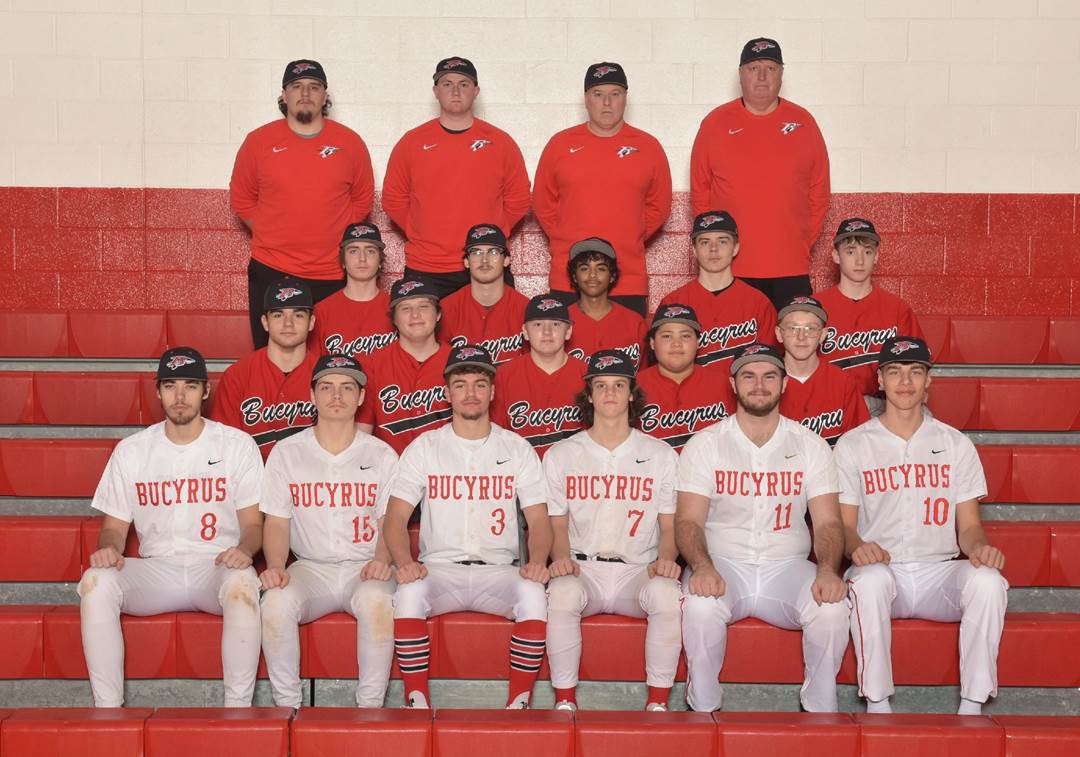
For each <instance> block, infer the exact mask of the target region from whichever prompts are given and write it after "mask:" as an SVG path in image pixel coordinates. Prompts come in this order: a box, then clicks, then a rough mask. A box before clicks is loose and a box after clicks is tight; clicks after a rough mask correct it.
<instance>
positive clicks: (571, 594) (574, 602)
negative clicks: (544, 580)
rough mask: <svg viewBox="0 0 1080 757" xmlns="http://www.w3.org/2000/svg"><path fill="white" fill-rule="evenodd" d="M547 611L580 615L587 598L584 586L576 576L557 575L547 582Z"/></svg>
mask: <svg viewBox="0 0 1080 757" xmlns="http://www.w3.org/2000/svg"><path fill="white" fill-rule="evenodd" d="M547 591H548V612H562V613H568V614H570V615H581V612H582V610H584V609H585V604H586V602H587V601H588V599H587V598H586V596H585V586H584V584H582V583H581V579H580V578H578V577H577V576H559V577H558V578H553V579H551V582H550V583H548V590H547Z"/></svg>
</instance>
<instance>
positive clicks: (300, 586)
mask: <svg viewBox="0 0 1080 757" xmlns="http://www.w3.org/2000/svg"><path fill="white" fill-rule="evenodd" d="M366 383H367V376H365V375H364V371H363V369H362V368H361V367H360V364H359V363H357V362H356V361H355V360H354V359H353V358H351V357H349V356H348V355H325V356H323V357H321V358H319V362H318V363H316V364H315V373H314V375H313V376H312V378H311V401H312V402H314V403H315V409H316V410H318V413H319V414H318V421H317V422H316V424H315V425H314V426H313V427H312V428H308V429H305V430H303V431H301V432H300V433H299V434H296V435H294V436H291V437H289V438H288V439H286V440H285V441H283V442H281V443H280V444H278V445H277V446H276V447H274V451H273V452H271V453H270V458H269V459H268V460H267V461H266V471H265V474H264V476H263V486H262V496H261V498H260V500H259V509H260V510H261V511H262V512H263V513H264V514H265V515H266V521H265V523H264V524H263V555H264V556H265V557H266V570H264V571H263V572H262V574H261V575H260V576H259V579H260V580H261V582H262V587H263V588H264V589H266V593H265V594H263V598H262V624H263V635H262V641H263V653H264V655H265V656H266V669H267V671H268V672H269V674H270V689H271V692H272V694H273V697H274V704H276V705H277V706H278V707H293V708H296V707H299V706H300V699H301V693H300V630H299V624H300V623H310V622H311V621H313V620H316V619H318V618H321V617H322V616H323V615H326V614H327V613H331V612H341V611H345V612H348V613H349V614H351V615H352V616H353V617H354V618H356V659H357V662H358V663H359V666H360V680H359V682H358V683H357V686H356V704H357V706H359V707H382V705H383V698H384V697H385V696H386V683H387V680H388V679H389V678H390V665H391V663H392V662H393V657H394V640H393V637H392V636H391V633H390V631H391V628H392V627H393V617H394V608H393V604H392V597H393V595H394V584H393V581H392V580H391V569H390V553H389V552H387V550H386V545H385V543H383V542H381V541H380V540H379V539H378V534H379V526H380V525H381V523H382V515H383V509H384V507H385V504H386V489H387V483H388V482H389V479H390V475H391V474H392V473H393V470H394V465H395V463H397V454H396V453H395V452H394V451H393V450H392V449H391V448H390V446H389V445H388V444H386V443H385V442H381V441H379V440H378V439H376V438H375V437H373V436H371V435H369V434H361V433H358V432H357V428H356V423H355V416H356V410H357V408H358V407H359V406H360V403H361V401H362V400H363V398H364V385H365V384H366ZM290 549H291V550H292V552H293V554H294V555H296V558H297V559H296V562H294V563H293V564H292V565H290V566H289V568H288V570H286V569H285V562H286V560H287V559H288V557H289V550H290Z"/></svg>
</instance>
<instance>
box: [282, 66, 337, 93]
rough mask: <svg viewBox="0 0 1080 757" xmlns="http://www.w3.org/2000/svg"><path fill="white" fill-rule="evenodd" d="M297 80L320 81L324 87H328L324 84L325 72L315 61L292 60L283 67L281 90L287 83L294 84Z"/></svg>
mask: <svg viewBox="0 0 1080 757" xmlns="http://www.w3.org/2000/svg"><path fill="white" fill-rule="evenodd" d="M297 79H315V80H316V81H321V82H322V83H323V86H324V87H328V86H330V85H329V84H327V83H326V72H325V71H323V67H322V64H320V63H319V61H317V60H306V59H300V60H294V61H293V62H292V63H290V64H289V65H287V66H285V73H284V74H283V75H282V77H281V88H282V89H285V87H287V86H288V85H289V82H294V81H296V80H297Z"/></svg>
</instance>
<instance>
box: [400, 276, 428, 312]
mask: <svg viewBox="0 0 1080 757" xmlns="http://www.w3.org/2000/svg"><path fill="white" fill-rule="evenodd" d="M437 291H438V290H436V288H435V284H434V282H432V281H431V279H427V278H424V277H423V276H402V277H401V278H400V279H398V280H397V281H395V282H394V285H393V286H391V287H390V310H393V309H394V306H395V305H397V304H398V303H399V302H401V301H402V300H407V299H410V298H412V297H430V298H431V299H432V300H435V301H436V302H438V300H439V295H438V294H436V292H437Z"/></svg>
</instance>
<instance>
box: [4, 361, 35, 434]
mask: <svg viewBox="0 0 1080 757" xmlns="http://www.w3.org/2000/svg"><path fill="white" fill-rule="evenodd" d="M33 422H34V374H32V373H0V424H4V425H14V424H17V423H33Z"/></svg>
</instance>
